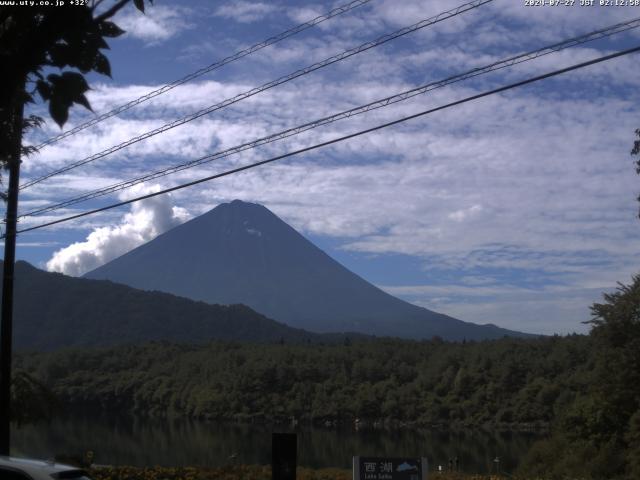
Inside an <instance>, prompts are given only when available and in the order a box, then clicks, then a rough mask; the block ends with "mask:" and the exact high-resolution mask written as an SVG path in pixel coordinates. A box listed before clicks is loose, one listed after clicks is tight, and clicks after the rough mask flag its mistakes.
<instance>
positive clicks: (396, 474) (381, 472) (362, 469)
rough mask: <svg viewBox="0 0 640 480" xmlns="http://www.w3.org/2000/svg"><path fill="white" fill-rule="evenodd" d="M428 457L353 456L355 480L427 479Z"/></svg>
mask: <svg viewBox="0 0 640 480" xmlns="http://www.w3.org/2000/svg"><path fill="white" fill-rule="evenodd" d="M427 467H428V464H427V459H426V458H385V457H353V480H426V478H427Z"/></svg>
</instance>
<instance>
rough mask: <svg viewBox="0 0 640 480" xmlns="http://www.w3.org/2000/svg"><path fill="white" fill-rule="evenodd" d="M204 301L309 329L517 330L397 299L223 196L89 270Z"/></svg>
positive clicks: (471, 335) (269, 216)
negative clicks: (211, 206) (198, 213)
mask: <svg viewBox="0 0 640 480" xmlns="http://www.w3.org/2000/svg"><path fill="white" fill-rule="evenodd" d="M86 277H88V278H94V279H107V280H112V281H114V282H120V283H124V284H126V285H129V286H132V287H135V288H141V289H144V290H159V291H163V292H168V293H173V294H174V295H179V296H183V297H187V298H191V299H194V300H201V301H204V302H207V303H219V304H236V303H242V304H245V305H248V306H250V307H251V308H253V309H254V310H256V311H258V312H260V313H262V314H265V315H267V316H268V317H270V318H273V319H275V320H277V321H281V322H284V323H287V324H289V325H291V326H295V327H298V328H304V329H307V330H311V331H315V332H346V331H354V332H363V333H368V334H375V335H389V336H398V337H406V338H431V337H432V336H435V335H438V336H440V337H442V338H445V339H448V340H456V339H460V340H461V339H463V338H467V339H482V338H499V337H502V336H503V335H509V334H517V332H510V331H508V330H503V329H500V328H497V327H490V326H487V327H484V326H480V325H475V324H471V323H466V322H462V321H460V320H456V319H454V318H452V317H448V316H446V315H442V314H439V313H436V312H432V311H430V310H427V309H424V308H421V307H418V306H416V305H412V304H410V303H407V302H405V301H403V300H400V299H398V298H395V297H393V296H391V295H389V294H387V293H385V292H383V291H382V290H380V289H378V288H377V287H375V286H374V285H371V284H370V283H369V282H367V281H366V280H364V279H363V278H361V277H359V276H358V275H356V274H355V273H353V272H351V271H349V270H347V269H346V268H345V267H343V266H342V265H340V264H339V263H338V262H336V261H335V260H333V259H332V258H331V257H329V256H328V255H327V254H326V253H324V252H323V251H322V250H320V249H319V248H318V247H316V246H315V245H313V244H312V243H311V242H310V241H308V240H307V239H306V238H304V237H303V236H302V235H301V234H300V233H298V232H297V231H295V230H294V229H293V228H292V227H290V226H289V225H287V224H286V223H285V222H284V221H282V220H281V219H280V218H278V217H277V216H276V215H275V214H274V213H272V212H271V211H270V210H269V209H267V208H266V207H264V206H262V205H259V204H257V203H250V202H244V201H242V200H234V201H232V202H230V203H222V204H220V205H218V206H217V207H216V208H214V209H212V210H210V211H209V212H207V213H206V214H204V215H201V216H199V217H196V218H194V219H192V220H190V221H188V222H186V223H184V224H182V225H180V226H178V227H175V228H174V229H172V230H170V231H168V232H166V233H164V234H163V235H160V236H158V237H156V238H155V239H154V240H152V241H150V242H149V243H147V244H145V245H142V246H141V247H138V248H136V249H134V250H132V251H131V252H129V253H127V254H125V255H123V256H122V257H120V258H117V259H115V260H113V261H111V262H109V263H107V264H106V265H103V266H102V267H100V268H98V269H96V270H94V271H92V272H89V273H88V274H87V275H86Z"/></svg>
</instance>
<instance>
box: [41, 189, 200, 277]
mask: <svg viewBox="0 0 640 480" xmlns="http://www.w3.org/2000/svg"><path fill="white" fill-rule="evenodd" d="M159 189H160V187H159V186H157V185H156V186H153V187H142V186H139V187H137V188H135V189H132V191H131V192H129V194H128V195H131V196H135V195H140V194H144V193H150V192H153V191H158V190H159ZM171 202H172V197H171V196H170V195H165V196H159V197H153V198H150V199H147V200H143V201H141V202H137V203H134V204H132V206H131V211H130V212H129V213H127V214H125V215H124V217H123V218H122V220H121V222H120V223H119V224H118V225H115V226H108V227H100V228H96V229H94V230H93V231H92V232H91V233H90V234H89V235H88V236H87V238H86V240H85V241H84V242H76V243H73V244H71V245H69V246H68V247H65V248H63V249H60V250H58V251H56V252H55V253H54V254H53V256H52V257H51V259H50V260H49V261H48V262H47V265H46V267H47V270H49V271H54V272H61V273H65V274H67V275H73V276H79V275H82V274H84V273H86V272H88V271H90V270H93V269H94V268H97V267H99V266H100V265H103V264H104V263H106V262H108V261H110V260H113V259H114V258H117V257H119V256H120V255H122V254H124V253H126V252H128V251H129V250H132V249H134V248H135V247H137V246H139V245H142V244H143V243H146V242H148V241H149V240H151V239H153V238H155V237H156V236H158V235H160V234H161V233H164V232H166V231H167V230H169V229H170V228H173V227H175V226H177V225H179V224H181V223H183V222H184V221H185V220H187V219H188V218H189V214H188V212H187V211H186V210H184V209H183V208H180V207H176V206H172V205H171Z"/></svg>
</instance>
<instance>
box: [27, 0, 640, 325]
mask: <svg viewBox="0 0 640 480" xmlns="http://www.w3.org/2000/svg"><path fill="white" fill-rule="evenodd" d="M342 3H346V2H338V3H332V2H323V1H318V0H316V1H275V2H249V1H239V0H234V1H220V2H208V1H202V2H200V1H184V2H173V3H167V2H163V1H162V0H156V2H154V6H152V7H149V8H148V9H147V14H146V15H141V14H140V13H139V12H138V11H137V10H135V9H134V8H133V7H131V8H129V9H127V10H126V11H124V12H122V13H121V14H120V15H119V16H118V17H117V19H116V21H117V23H119V24H120V25H121V26H122V27H123V28H124V29H125V30H127V33H126V34H125V35H123V36H122V37H120V38H119V39H115V40H113V41H111V42H110V45H111V50H110V51H109V52H108V56H109V58H110V60H111V64H112V71H113V80H110V79H108V78H106V77H100V76H91V78H90V81H91V86H92V88H93V89H92V91H91V93H90V95H89V99H90V102H91V104H92V106H93V107H94V111H95V112H97V113H100V112H104V111H106V110H108V109H110V108H113V107H115V106H117V105H119V104H121V103H124V102H126V101H128V100H131V99H133V98H136V97H137V96H139V95H141V94H144V93H146V92H148V91H150V90H152V89H154V88H157V87H159V86H161V85H162V84H163V83H165V82H169V81H172V80H174V79H177V78H179V77H181V76H183V75H185V74H187V73H190V72H192V71H194V70H196V69H198V68H200V67H202V66H205V65H208V64H210V63H213V62H214V61H216V60H219V59H221V58H224V57H226V56H228V55H230V54H232V53H234V52H235V51H237V50H240V49H242V48H246V47H248V46H250V45H252V44H254V43H257V42H259V41H261V40H263V39H265V38H267V37H270V36H272V35H275V34H277V33H280V32H281V31H283V30H285V29H288V28H290V27H292V26H294V25H296V24H298V23H301V22H304V21H307V20H310V19H311V18H313V17H315V16H317V15H320V14H323V13H325V12H326V11H328V10H329V9H331V8H333V7H335V6H337V5H340V4H342ZM462 3H464V2H460V3H458V2H453V1H452V0H446V1H445V0H439V1H436V0H431V1H429V0H403V1H399V0H372V1H371V2H369V3H368V4H367V5H364V6H361V7H359V8H357V9H355V10H353V11H352V12H350V13H348V14H345V15H343V16H341V17H339V18H334V19H331V20H329V21H326V22H324V23H322V24H320V25H319V26H316V27H314V28H312V29H310V30H307V31H306V32H303V33H301V34H299V35H296V36H294V37H292V38H290V39H287V40H285V41H283V42H280V43H278V44H277V45H274V46H271V47H268V48H266V49H264V50H262V51H260V52H257V53H255V54H253V55H250V56H249V57H246V58H244V59H242V60H240V61H237V62H234V63H233V64H230V65H228V66H225V67H223V68H222V69H219V70H216V71H215V72H213V73H210V74H207V75H205V76H203V77H200V78H199V79H197V80H195V81H193V82H190V83H188V84H186V85H184V86H181V87H178V88H175V89H173V90H171V91H170V92H168V93H166V94H164V95H161V96H159V97H157V98H155V99H153V100H151V101H150V102H147V103H145V104H143V105H141V106H139V107H137V108H135V109H132V110H130V111H128V112H126V113H124V114H122V115H121V116H120V117H117V118H112V119H109V120H107V121H105V122H102V123H100V124H99V125H97V126H95V127H93V128H91V129H88V130H85V131H83V132H82V133H79V134H77V135H74V136H72V137H70V138H68V139H66V140H63V141H61V142H59V143H57V144H55V145H52V146H49V147H46V148H43V149H42V151H41V152H40V153H39V154H37V155H34V156H32V157H29V158H27V159H25V161H24V163H23V173H22V179H23V180H28V179H30V178H36V177H38V176H39V175H42V174H44V173H46V172H48V171H50V170H52V169H54V168H59V167H61V166H63V165H64V164H66V163H68V162H70V161H74V160H79V159H82V158H84V157H86V156H88V155H91V154H93V153H95V152H98V151H100V150H103V149H105V148H108V147H110V146H112V145H114V144H116V143H119V142H122V141H124V140H126V139H128V138H129V137H131V136H135V135H138V134H141V133H144V132H146V131H149V130H151V129H153V128H155V127H157V126H159V125H162V124H164V123H167V122H170V121H172V120H174V119H176V118H179V117H182V116H184V115H188V114H190V113H192V112H194V111H196V110H198V109H200V108H204V107H206V106H209V105H211V104H214V103H217V102H219V101H222V100H224V99H227V98H229V97H233V96H234V95H236V94H238V93H242V92H245V91H247V90H250V89H251V88H253V87H256V86H259V85H261V84H263V83H266V82H268V81H270V80H273V79H275V78H277V77H279V76H281V75H286V74H288V73H290V72H292V71H294V70H296V69H299V68H302V67H305V66H307V65H309V64H311V63H313V62H316V61H320V60H323V59H324V58H326V57H329V56H331V55H334V54H337V53H340V52H341V51H343V50H346V49H348V48H352V47H355V46H357V45H359V44H361V43H363V42H366V41H369V40H372V39H374V38H377V37H378V36H380V35H383V34H385V33H389V32H392V31H394V30H397V29H399V28H402V27H404V26H407V25H410V24H413V23H415V22H418V21H420V20H422V19H426V18H429V17H431V16H433V15H436V14H438V13H440V12H443V11H446V10H449V9H451V8H454V7H456V6H458V5H460V4H462ZM576 3H578V4H574V5H573V6H560V7H549V6H546V7H526V6H524V1H512V0H494V1H493V2H491V3H488V4H486V5H484V6H481V7H479V8H477V9H475V10H472V11H470V12H467V13H465V14H463V15H460V16H458V17H456V18H453V19H449V20H446V21H443V22H441V23H438V24H436V25H433V26H431V27H427V28H424V29H422V30H420V31H418V32H415V33H412V34H410V35H408V36H406V37H404V38H402V39H400V40H398V41H394V42H391V43H389V44H386V45H384V46H381V47H378V48H375V49H372V50H369V51H367V52H364V53H362V54H359V55H356V56H354V57H352V58H350V59H348V60H345V61H343V62H340V63H338V64H335V65H332V66H329V67H327V68H324V69H322V70H320V71H316V72H314V73H311V74H309V75H306V76H305V77H302V78H299V79H297V80H295V81H293V82H290V83H288V84H286V85H282V86H279V87H276V88H274V89H271V90H269V91H267V92H264V93H261V94H259V95H256V96H254V97H252V98H251V99H248V100H246V101H243V102H239V103H237V104H235V105H233V106H231V107H229V108H226V109H224V110H221V111H219V112H216V113H214V114H212V115H209V116H205V117H203V118H200V119H198V120H196V121H193V122H190V123H188V124H186V125H184V126H182V127H178V128H175V129H173V130H171V131H169V132H166V133H164V134H162V135H159V136H157V137H154V138H153V139H149V140H146V141H144V142H140V143H138V144H136V145H133V146H131V147H129V148H127V149H124V150H121V151H120V152H118V153H116V154H114V155H111V156H109V157H107V158H104V159H101V160H98V161H96V162H94V163H92V164H91V165H88V166H85V167H82V168H78V169H75V170H72V171H70V172H68V173H66V174H64V175H60V176H56V177H54V178H51V179H50V180H48V181H46V182H42V183H41V184H38V185H36V186H34V187H32V188H29V189H27V190H25V191H24V192H22V194H21V210H22V211H23V212H24V211H28V210H30V209H32V208H34V207H36V206H40V205H46V204H49V203H51V202H55V201H59V200H62V199H65V198H68V197H71V196H74V195H77V194H80V193H82V192H84V191H87V190H91V189H94V188H97V187H101V186H105V185H109V184H111V183H114V182H117V181H120V180H124V179H127V178H130V177H134V176H137V175H139V174H141V173H143V172H146V171H149V170H156V169H158V168H161V167H164V166H169V165H172V164H174V163H179V162H182V161H185V160H189V159H192V158H197V157H199V156H201V155H203V154H206V153H212V152H215V151H218V150H221V149H224V148H228V147H231V146H234V145H236V144H239V143H243V142H245V141H250V140H252V139H254V138H257V137H260V136H264V135H267V134H270V133H274V132H277V131H279V130H282V129H285V128H288V127H292V126H295V125H298V124H301V123H304V122H306V121H309V120H311V119H315V118H319V117H321V116H324V115H327V114H331V113H334V112H338V111H341V110H345V109H347V108H351V107H354V106H357V105H360V104H364V103H367V102H369V101H372V100H376V99H378V98H383V97H386V96H388V95H392V94H395V93H399V92H401V91H403V90H407V89H409V88H412V87H415V86H418V85H422V84H425V83H428V82H430V81H435V80H440V79H442V78H444V77H447V76H450V75H453V74H456V73H460V72H463V71H466V70H469V69H471V68H474V67H480V66H484V65H486V64H489V63H491V62H494V61H496V60H499V59H502V58H505V57H508V56H511V55H514V54H518V53H522V52H524V51H527V50H530V49H535V48H539V47H543V46H545V45H547V44H550V43H555V42H558V41H561V40H563V39H566V38H568V37H571V36H575V35H579V34H583V33H587V32H590V31H593V30H596V29H599V28H603V27H606V26H609V25H611V24H614V23H617V22H621V21H625V20H630V19H632V18H635V17H640V8H636V7H614V6H609V7H600V6H594V7H581V6H579V2H576ZM638 44H640V35H639V32H638V30H632V31H630V32H627V33H623V34H621V35H618V36H616V37H612V38H609V39H603V40H599V41H596V42H592V43H589V44H586V45H582V46H581V47H576V48H572V49H569V50H566V51H563V52H559V53H557V54H553V55H548V56H545V57H542V58H540V59H537V60H535V61H532V62H528V63H525V64H521V65H518V66H514V67H511V68H507V69H504V70H501V71H499V72H493V73H491V74H488V75H483V76H481V77H477V78H475V79H473V80H470V81H465V82H462V83H458V84H456V85H453V86H449V87H446V88H443V89H439V90H437V91H434V92H431V93H429V94H426V95H421V96H418V97H415V98H413V99H410V100H408V101H406V102H401V103H398V104H396V105H394V106H391V107H388V108H384V109H380V110H377V111H375V112H370V113H368V114H365V115H361V116H358V117H354V118H351V119H348V120H345V121H341V122H338V123H335V124H333V125H330V126H326V127H323V128H320V129H317V130H313V131H310V132H306V133H304V134H301V135H299V136H296V137H292V138H290V139H287V140H284V141H280V142H277V143H276V144H272V145H269V146H264V147H261V148H258V149H256V150H251V151H248V152H245V153H243V154H240V155H236V156H233V157H228V158H226V159H224V160H223V161H219V162H215V163H211V164H209V165H204V166H201V167H198V168H194V169H191V170H186V171H183V172H181V173H179V174H176V175H173V176H169V177H166V178H163V179H157V180H154V181H153V182H150V184H144V185H139V186H137V187H135V188H134V189H132V191H126V192H121V193H120V194H118V195H113V196H111V197H106V198H103V199H101V200H99V201H94V202H89V203H86V204H78V205H76V206H74V207H70V208H67V209H65V210H63V211H58V212H55V213H50V214H47V215H46V216H43V217H34V218H25V219H23V220H22V221H21V224H22V226H23V227H26V226H31V225H36V224H38V223H41V222H42V221H43V220H53V219H55V218H60V217H63V216H67V215H70V214H73V213H77V212H80V211H83V210H85V209H87V208H90V207H97V206H100V205H106V204H107V203H112V202H113V201H114V200H117V199H121V198H130V197H132V196H135V195H137V194H140V193H143V192H148V191H153V190H157V189H160V188H163V187H167V186H171V185H176V184H178V183H182V182H185V181H188V180H192V179H195V178H199V177H202V176H206V175H210V174H212V173H214V172H217V171H222V170H225V169H227V168H229V167H232V166H239V165H243V164H246V163H250V162H252V161H256V160H260V159H264V158H268V157H270V156H273V155H276V154H279V153H283V152H286V151H289V150H291V149H295V148H300V147H304V146H307V145H311V144H314V143H317V142H318V141H323V140H327V139H330V138H333V137H336V136H340V135H342V134H344V133H348V132H353V131H357V130H360V129H363V128H366V127H368V126H373V125H376V124H378V123H383V122H385V121H390V120H393V119H396V118H398V117H401V116H404V115H407V114H411V113H415V112H418V111H421V110H425V109H427V108H431V107H434V106H437V105H441V104H444V103H447V102H450V101H454V100H457V99H460V98H463V97H466V96H469V95H473V94H476V93H479V92H482V91H484V90H487V89H491V88H496V87H498V86H501V85H503V84H505V83H510V82H514V81H518V80H521V79H524V78H527V77H529V76H533V75H535V74H540V73H544V72H546V71H548V70H552V69H556V68H560V67H563V66H568V65H571V64H573V63H577V62H579V61H584V60H586V59H590V58H593V57H596V56H599V55H602V54H605V53H610V52H612V51H615V50H618V49H621V48H629V47H631V46H635V45H638ZM639 84H640V67H639V66H638V57H637V56H629V57H624V58H620V59H616V60H612V61H610V62H607V63H605V64H600V65H597V66H594V67H590V68H586V69H583V70H580V71H577V72H573V73H570V74H567V75H564V76H561V77H557V78H555V79H551V80H548V81H544V82H542V83H539V84H536V85H531V86H527V87H524V88H520V89H516V90H512V91H510V92H507V93H504V94H501V95H495V96H492V97H488V98H485V99H482V100H479V101H476V102H472V103H469V104H465V105H462V106H459V107H454V108H451V109H448V110H446V111H442V112H439V113H437V114H434V115H430V116H427V117H422V118H421V119H418V120H415V121H412V122H407V123H405V124H402V125H400V126H396V127H394V128H391V129H386V130H384V131H380V132H377V133H374V134H371V135H368V136H365V137H359V138H357V139H354V140H351V141H348V142H343V143H340V144H336V145H334V146H332V147H329V148H326V149H323V150H320V151H314V152H312V153H309V154H305V155H302V156H299V157H295V158H291V159H288V160H286V161H284V162H282V163H279V164H272V165H270V166H266V167H262V168H258V169H254V170H251V171H248V172H246V173H242V174H239V175H234V176H231V177H226V178H225V179H222V180H219V181H214V182H210V183H206V184H202V185H200V186H198V187H193V188H190V189H186V190H181V191H179V192H175V193H174V194H172V195H170V196H162V197H156V198H154V199H151V200H148V201H145V202H141V203H138V204H134V205H132V206H129V207H123V208H121V209H119V210H111V211H109V212H105V213H104V214H100V215H95V216H91V217H85V218H83V219H81V220H78V221H74V222H69V223H64V224H60V225H57V226H55V227H50V228H46V229H41V230H37V231H34V232H31V233H25V234H23V235H21V236H20V237H19V242H18V251H17V256H18V258H20V259H24V260H27V261H29V262H31V263H33V264H35V265H37V266H39V267H41V268H48V269H50V270H56V271H62V272H65V273H68V274H71V275H79V274H82V273H84V272H85V271H87V270H89V269H92V268H95V267H97V266H99V265H100V264H102V263H104V262H106V261H109V260H111V259H113V258H115V257H116V256H119V255H121V254H123V253H125V252H126V251H128V250H130V249H132V248H135V247H136V246H138V245H140V244H142V243H144V242H146V241H149V240H151V239H152V238H154V237H155V236H156V235H158V234H160V233H162V232H164V231H166V230H167V229H169V228H171V227H173V226H176V225H178V224H180V223H181V222H183V221H185V220H186V219H188V218H192V217H194V216H197V215H199V214H201V213H203V212H205V211H207V210H209V209H211V208H213V207H215V206H216V205H218V204H219V203H221V202H227V201H231V200H233V199H236V198H239V199H242V200H247V201H253V202H258V203H262V204H264V205H266V206H267V207H268V208H270V209H271V210H272V211H273V212H274V213H276V214H277V215H279V216H280V217H281V218H283V219H284V220H285V221H287V222H288V223H290V224H291V225H292V226H294V227H295V228H297V229H298V230H299V231H301V232H302V233H303V234H304V235H306V236H307V237H308V238H310V239H311V240H312V241H313V242H315V243H316V244H317V245H319V246H320V247H321V248H323V249H325V250H326V251H327V252H328V253H329V254H330V255H332V256H333V257H334V258H336V259H337V260H339V261H340V262H342V263H343V264H344V265H345V266H347V267H348V268H350V269H352V270H353V271H355V272H356V273H358V274H360V275H361V276H363V277H364V278H366V279H367V280H369V281H371V282H372V283H374V284H375V285H377V286H379V287H381V288H383V289H384V290H386V291H388V292H390V293H392V294H394V295H397V296H399V297H401V298H404V299H406V300H409V301H411V302H414V303H416V304H418V305H422V306H425V307H427V308H430V309H432V310H436V311H439V312H443V313H446V314H449V315H452V316H454V317H457V318H460V319H462V320H467V321H472V322H477V323H487V322H491V323H496V324H498V325H500V326H503V327H507V328H512V329H517V330H523V331H527V332H536V333H561V334H564V333H570V332H586V331H587V327H586V326H585V325H583V324H582V323H581V322H582V321H584V320H588V319H589V308H588V307H589V305H590V304H591V303H593V302H594V301H599V300H600V299H601V298H602V292H605V291H611V290H612V289H613V288H615V286H616V282H617V281H622V282H629V281H630V279H631V275H633V274H634V273H637V271H638V261H639V260H640V255H639V253H638V248H637V245H638V244H637V240H638V228H639V227H640V222H639V221H638V220H637V218H636V213H637V209H638V204H637V202H636V200H635V197H636V195H637V193H638V190H640V187H639V182H638V178H637V176H636V175H635V172H634V168H633V158H632V157H631V156H630V155H629V151H630V149H631V146H632V143H633V140H634V134H633V132H634V129H635V128H638V127H640V118H639V117H638V115H637V105H638V99H639V98H638V97H639V93H638V92H639V91H640V89H639V88H638V86H639ZM40 108H41V107H39V106H36V107H35V111H36V112H38V111H39V109H40ZM91 115H92V114H91V113H90V112H87V111H83V109H81V107H79V108H75V109H74V110H73V111H72V114H71V117H70V121H69V123H68V124H67V125H66V126H65V129H67V128H71V127H73V126H74V125H77V124H79V123H81V122H82V121H84V120H86V119H88V118H90V117H91ZM59 132H60V130H59V129H58V128H57V126H56V125H55V124H54V122H53V121H49V122H48V123H47V125H46V126H45V128H44V130H43V131H42V132H38V133H34V134H32V136H31V137H30V140H31V141H33V142H37V141H39V140H43V139H45V138H47V137H48V136H51V135H54V134H56V133H59Z"/></svg>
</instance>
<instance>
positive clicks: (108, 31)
mask: <svg viewBox="0 0 640 480" xmlns="http://www.w3.org/2000/svg"><path fill="white" fill-rule="evenodd" d="M99 28H100V33H101V34H102V36H104V37H111V38H115V37H119V36H120V35H122V34H123V33H125V31H124V30H122V29H121V28H120V27H119V26H117V25H116V24H115V23H113V22H107V21H104V22H102V23H100V27H99Z"/></svg>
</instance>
